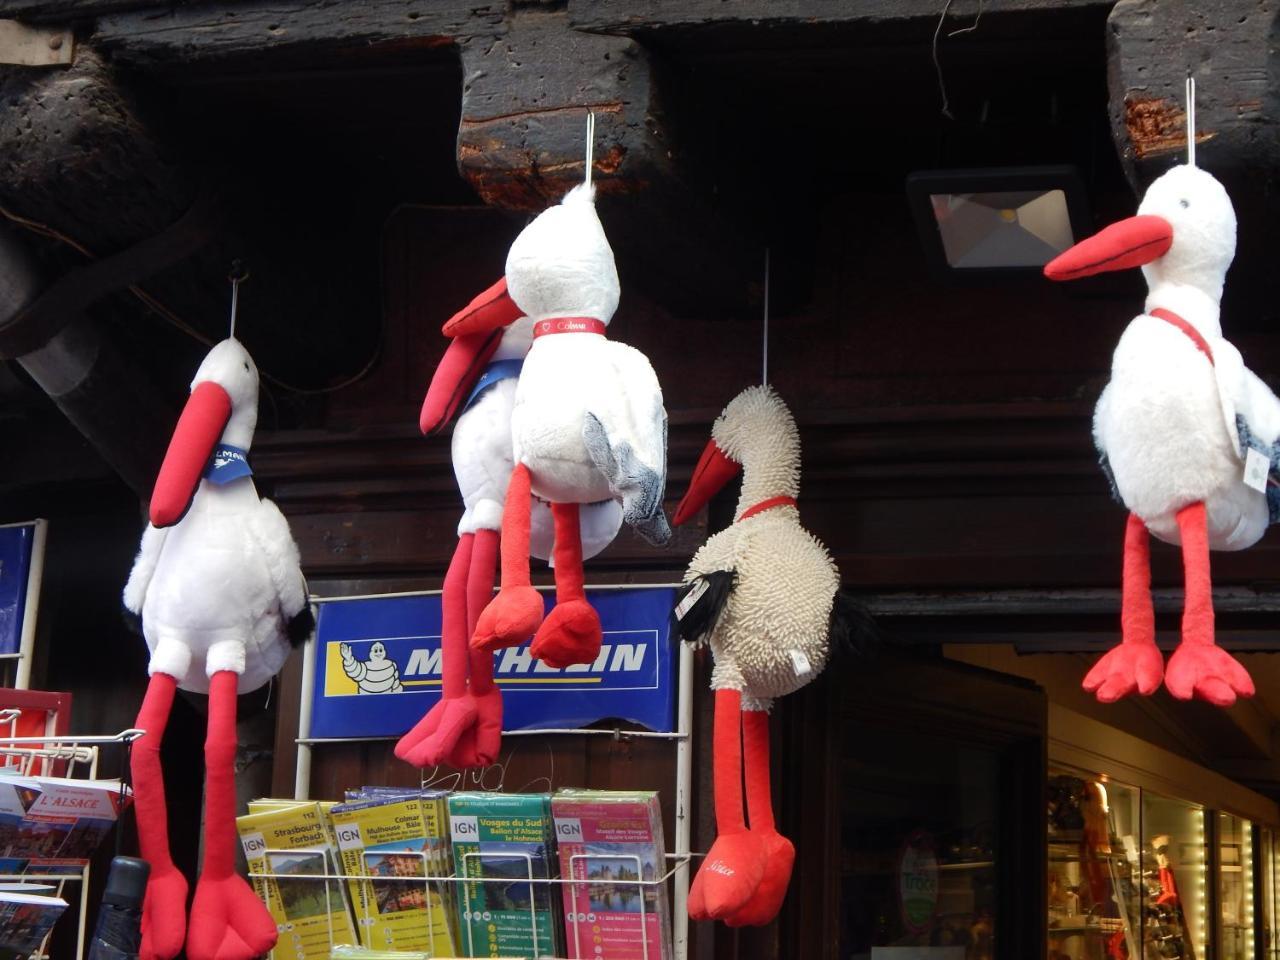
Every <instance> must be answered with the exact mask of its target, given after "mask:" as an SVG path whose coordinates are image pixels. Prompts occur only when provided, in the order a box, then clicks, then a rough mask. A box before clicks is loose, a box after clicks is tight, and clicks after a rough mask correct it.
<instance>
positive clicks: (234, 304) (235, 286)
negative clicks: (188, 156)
mask: <svg viewBox="0 0 1280 960" xmlns="http://www.w3.org/2000/svg"><path fill="white" fill-rule="evenodd" d="M227 279H228V280H230V281H231V332H230V333H228V334H227V336H228V337H229V338H230V339H232V340H234V339H235V338H236V313H237V312H238V310H239V308H240V284H241V283H243V282H244V281H245V280H248V279H249V271H248V270H247V269H246V268H245V265H244V261H242V260H232V261H231V272H230V273H229V274H227Z"/></svg>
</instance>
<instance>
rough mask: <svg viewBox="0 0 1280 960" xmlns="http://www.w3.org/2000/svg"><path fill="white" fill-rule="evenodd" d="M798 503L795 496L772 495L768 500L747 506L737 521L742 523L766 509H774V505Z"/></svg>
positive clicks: (782, 505) (784, 505) (792, 505)
mask: <svg viewBox="0 0 1280 960" xmlns="http://www.w3.org/2000/svg"><path fill="white" fill-rule="evenodd" d="M795 505H796V498H795V497H770V498H769V499H768V500H761V501H760V502H759V503H757V504H755V505H754V506H750V507H747V509H745V510H743V511H742V516H740V517H739V518H738V519H737V520H736V521H734V522H735V523H741V522H742V521H743V520H745V519H747V517H754V516H755V515H756V514H757V513H764V512H765V511H766V510H772V509H773V508H774V507H794V506H795Z"/></svg>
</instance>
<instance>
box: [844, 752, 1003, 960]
mask: <svg viewBox="0 0 1280 960" xmlns="http://www.w3.org/2000/svg"><path fill="white" fill-rule="evenodd" d="M907 758H909V761H908V762H904V760H906V759H907ZM999 782H1000V781H999V758H998V756H997V755H996V753H995V752H994V751H991V750H988V749H983V748H980V747H975V746H967V745H964V744H957V743H956V742H954V741H953V740H950V739H948V738H944V737H941V736H938V735H932V734H925V733H915V732H909V731H882V732H881V733H880V734H879V735H878V736H876V737H874V738H868V739H866V740H865V741H864V742H863V743H861V744H860V745H859V748H858V750H857V755H856V758H851V759H850V760H848V761H846V765H845V781H844V784H843V786H842V790H841V797H842V800H843V802H842V808H843V810H842V817H841V836H842V837H843V846H844V850H845V864H844V871H843V873H844V876H843V877H842V882H841V900H842V904H841V906H842V910H841V914H842V916H843V918H844V930H843V931H842V936H841V943H842V944H843V947H844V949H843V950H842V953H841V955H842V956H844V957H869V958H870V960H895V958H904V960H905V958H915V957H931V958H932V957H936V958H938V960H993V958H994V956H995V952H994V950H995V940H996V938H997V936H998V932H999V924H1000V917H999V915H998V912H999V911H998V904H997V889H996V863H995V860H996V819H997V814H998V808H999V803H998V797H997V792H998V789H999Z"/></svg>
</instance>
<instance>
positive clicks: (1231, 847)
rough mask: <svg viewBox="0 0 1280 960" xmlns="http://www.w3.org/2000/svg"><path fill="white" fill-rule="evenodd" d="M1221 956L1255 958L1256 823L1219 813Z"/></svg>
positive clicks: (1236, 959) (1239, 959)
mask: <svg viewBox="0 0 1280 960" xmlns="http://www.w3.org/2000/svg"><path fill="white" fill-rule="evenodd" d="M1217 843H1218V909H1219V911H1220V917H1219V921H1218V957H1219V958H1220V960H1252V957H1253V955H1254V954H1253V950H1254V936H1255V928H1254V896H1253V824H1251V823H1250V822H1249V821H1248V820H1243V819H1241V818H1240V817H1236V816H1232V815H1231V814H1229V813H1219V814H1218V835H1217Z"/></svg>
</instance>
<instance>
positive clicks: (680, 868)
mask: <svg viewBox="0 0 1280 960" xmlns="http://www.w3.org/2000/svg"><path fill="white" fill-rule="evenodd" d="M626 586H635V585H634V584H627V585H625V586H624V587H621V589H625V587H626ZM645 586H679V584H645ZM539 589H542V590H545V589H550V588H545V587H540V588H539ZM589 589H605V590H607V589H611V587H608V586H604V587H590V588H589ZM612 589H619V588H617V587H614V588H612ZM439 592H440V591H438V590H433V591H428V590H424V591H415V592H414V593H413V594H396V596H410V595H427V594H438V593H439ZM355 599H364V598H363V597H313V598H312V604H313V605H316V604H322V603H327V602H337V601H342V600H355ZM315 646H316V642H315V638H314V637H312V638H311V639H310V640H309V641H308V642H307V647H306V652H305V656H304V657H303V659H302V664H303V666H302V684H301V687H302V704H301V709H300V710H299V713H298V737H297V739H296V741H295V742H296V743H297V745H298V758H297V766H296V768H295V771H294V797H295V798H296V799H298V800H307V799H309V796H308V795H309V793H310V789H311V751H312V749H313V748H314V747H316V746H320V745H323V744H325V743H335V742H347V743H353V742H361V741H366V740H367V741H373V740H382V739H386V738H383V737H345V738H341V739H340V740H339V739H334V738H318V737H312V736H311V696H310V692H311V690H312V688H313V687H314V685H315V676H316V673H315V671H316V662H315V658H316V649H315ZM677 646H678V647H679V662H678V674H677V687H676V697H677V699H676V730H675V732H674V733H656V732H652V731H648V730H622V729H613V730H601V729H597V728H586V729H554V730H507V731H504V732H503V734H502V736H503V738H504V739H505V738H507V737H520V736H548V735H554V736H559V735H569V736H610V737H615V738H620V739H626V738H632V737H635V738H654V739H660V740H670V741H672V742H674V744H675V748H676V749H675V754H676V757H675V759H676V797H675V804H676V805H675V836H674V838H673V839H674V847H675V849H674V851H673V852H672V853H670V854H668V856H667V859H668V860H669V861H671V863H672V866H671V868H670V869H669V870H668V871H667V873H666V875H665V876H664V877H662V878H661V879H658V880H635V881H617V882H615V883H614V885H615V886H619V887H635V888H638V889H639V891H640V893H641V895H642V896H643V894H644V890H645V888H647V887H654V886H656V885H658V884H660V883H666V882H667V881H668V880H670V881H671V884H672V893H673V895H672V899H671V922H672V937H671V942H672V956H673V958H674V960H688V956H689V911H688V899H689V883H690V871H689V869H688V866H689V861H690V860H691V859H692V858H693V857H694V856H696V854H693V853H691V852H690V850H689V843H690V837H691V824H692V816H693V810H692V809H691V802H690V798H691V796H692V788H693V743H692V731H693V651H692V650H691V649H690V648H689V646H688V644H683V643H677ZM289 852H290V853H295V854H296V853H298V852H299V851H297V850H293V851H289ZM308 876H309V877H310V876H311V875H310V874H309V875H308ZM289 879H290V880H296V879H297V877H296V876H290V877H289ZM317 879H319V878H317ZM325 879H345V878H344V877H342V876H341V875H331V874H326V876H325ZM358 879H361V880H363V879H365V878H358ZM433 881H438V882H443V883H476V882H484V881H477V880H476V879H475V878H467V877H456V876H450V877H435V878H428V880H427V882H428V883H430V882H433ZM372 882H376V881H372ZM532 882H533V883H535V884H557V885H558V884H563V883H576V882H581V881H575V880H572V879H570V880H564V879H555V880H542V879H533V880H532ZM645 953H646V956H648V955H649V950H648V945H647V944H646V946H645ZM652 956H653V957H654V958H655V960H656V958H657V957H658V956H659V953H658V951H657V948H656V947H655V948H654V951H653V953H652ZM604 960H608V958H607V957H606V958H604Z"/></svg>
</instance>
